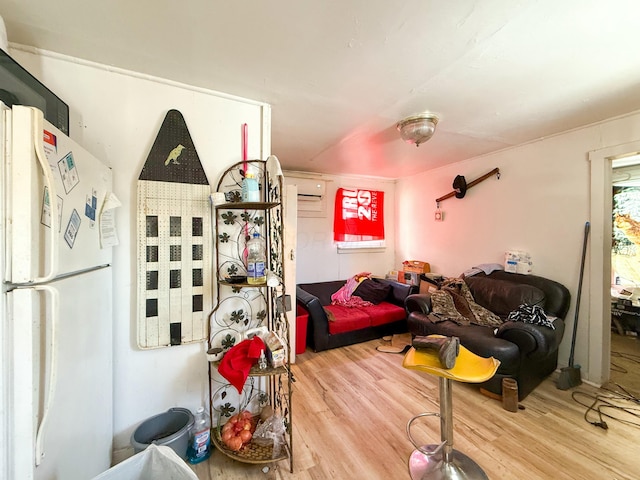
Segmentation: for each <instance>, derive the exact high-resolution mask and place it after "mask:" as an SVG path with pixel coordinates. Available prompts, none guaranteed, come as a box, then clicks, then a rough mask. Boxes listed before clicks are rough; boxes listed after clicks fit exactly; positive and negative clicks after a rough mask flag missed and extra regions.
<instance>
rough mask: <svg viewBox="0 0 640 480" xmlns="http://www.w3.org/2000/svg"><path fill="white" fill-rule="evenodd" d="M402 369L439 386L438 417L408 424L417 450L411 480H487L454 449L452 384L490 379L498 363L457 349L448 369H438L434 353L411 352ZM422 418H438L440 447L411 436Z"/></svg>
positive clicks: (413, 455) (409, 433) (411, 469)
mask: <svg viewBox="0 0 640 480" xmlns="http://www.w3.org/2000/svg"><path fill="white" fill-rule="evenodd" d="M430 336H431V337H440V335H430ZM402 366H403V367H404V368H408V369H411V370H419V371H421V372H426V373H429V374H431V375H436V376H438V377H440V378H439V382H440V413H421V414H419V415H416V416H414V417H413V418H412V419H411V420H409V422H408V423H407V436H408V437H409V440H410V441H411V443H412V444H413V446H414V447H416V449H415V450H414V451H413V453H412V454H411V457H409V473H410V474H411V478H412V480H422V479H424V480H426V479H432V480H435V479H437V480H441V479H456V480H458V479H482V480H485V479H487V480H488V477H487V474H486V473H484V470H482V468H480V466H479V465H478V464H477V463H476V462H474V461H473V460H471V458H469V457H468V456H467V455H465V454H464V453H462V452H460V451H458V450H454V448H453V409H452V401H451V380H455V381H457V382H467V383H481V382H485V381H487V380H489V379H490V378H491V377H493V376H494V375H495V373H496V370H498V367H499V366H500V362H499V361H498V360H496V359H495V358H493V357H490V358H483V357H479V356H478V355H476V354H474V353H471V352H470V351H469V350H467V349H466V348H465V347H463V346H462V345H460V353H459V355H458V358H457V359H456V364H455V366H454V367H453V368H451V369H446V368H443V367H442V366H441V365H440V360H439V359H438V354H437V352H435V351H433V350H423V349H420V350H416V349H415V348H413V347H412V348H411V349H410V350H409V351H408V352H407V353H406V355H405V357H404V361H403V362H402ZM425 416H437V417H440V439H441V443H440V444H431V445H422V446H420V445H418V444H416V442H415V441H414V440H413V437H412V436H411V424H412V423H413V422H414V420H416V419H418V418H420V417H425Z"/></svg>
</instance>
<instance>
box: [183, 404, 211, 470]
mask: <svg viewBox="0 0 640 480" xmlns="http://www.w3.org/2000/svg"><path fill="white" fill-rule="evenodd" d="M210 456H211V419H210V418H209V414H207V412H205V410H204V407H200V408H198V410H196V418H195V422H194V424H193V428H192V429H191V435H190V437H189V446H188V447H187V460H189V463H192V464H195V463H200V462H202V461H204V460H206V459H207V458H209V457H210Z"/></svg>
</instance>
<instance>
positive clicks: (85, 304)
mask: <svg viewBox="0 0 640 480" xmlns="http://www.w3.org/2000/svg"><path fill="white" fill-rule="evenodd" d="M0 107H1V112H0V113H1V116H0V118H1V123H2V125H1V127H2V128H1V129H0V132H1V133H0V134H1V135H2V138H1V139H0V140H1V144H2V171H1V172H0V175H1V178H0V181H1V182H0V183H1V187H2V194H1V195H0V207H1V210H0V211H1V212H2V222H0V229H1V232H0V233H1V235H0V238H1V240H0V241H1V242H2V245H1V247H2V256H1V257H0V267H1V271H2V275H3V282H2V300H1V301H2V304H1V308H2V310H1V312H2V324H1V331H0V339H1V341H0V360H1V362H2V376H1V377H0V414H1V416H0V478H2V479H4V478H6V479H8V480H13V479H15V480H30V479H37V480H74V479H79V480H80V479H82V480H86V479H90V478H92V477H94V476H95V475H97V474H99V473H100V472H103V471H105V470H107V469H108V468H109V467H110V463H111V449H112V439H113V398H112V397H113V388H112V386H113V378H112V375H113V345H112V335H113V333H112V329H113V315H112V293H111V292H112V272H111V259H112V252H111V250H112V248H111V247H110V246H109V245H112V243H110V242H111V241H112V238H113V237H111V236H110V234H111V233H113V232H112V231H110V227H111V225H112V220H113V219H112V216H111V214H112V213H113V212H112V211H107V210H104V209H103V207H104V206H105V202H106V201H107V200H108V198H109V196H110V194H111V190H112V175H111V170H110V168H108V167H106V166H105V165H104V164H102V163H101V162H100V161H98V160H97V159H95V158H94V157H92V156H91V155H90V154H89V153H88V152H87V151H86V150H84V149H83V148H82V147H80V146H79V145H77V144H76V143H74V142H73V141H72V140H71V139H70V138H68V137H66V136H65V135H64V134H63V133H62V132H61V131H60V130H58V129H57V128H55V127H54V126H52V125H51V124H50V123H48V122H46V121H44V120H43V115H42V112H40V111H39V110H37V109H35V108H31V107H23V106H14V107H13V108H11V109H10V108H7V107H6V106H4V105H3V104H0Z"/></svg>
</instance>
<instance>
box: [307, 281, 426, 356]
mask: <svg viewBox="0 0 640 480" xmlns="http://www.w3.org/2000/svg"><path fill="white" fill-rule="evenodd" d="M345 283H346V280H338V281H329V282H317V283H303V284H299V285H297V288H296V296H297V303H298V306H299V307H301V308H302V309H304V310H305V311H306V312H308V314H309V323H308V325H307V345H308V346H309V347H311V348H312V349H313V350H315V351H316V352H320V351H322V350H328V349H330V348H336V347H343V346H345V345H352V344H354V343H360V342H366V341H368V340H373V339H375V338H380V337H382V336H384V335H392V334H394V333H404V332H407V313H406V310H405V307H404V301H405V299H406V298H407V296H408V295H410V294H412V293H417V287H414V286H411V285H405V284H402V283H398V282H394V281H392V280H385V279H382V278H372V279H368V280H364V281H363V282H362V283H360V284H359V285H358V288H356V290H355V291H354V292H353V295H356V296H359V297H361V298H362V299H363V300H367V301H369V302H371V303H373V305H370V306H366V307H346V306H342V305H331V295H333V294H334V293H335V292H337V291H338V290H339V289H340V288H342V287H343V286H344V285H345Z"/></svg>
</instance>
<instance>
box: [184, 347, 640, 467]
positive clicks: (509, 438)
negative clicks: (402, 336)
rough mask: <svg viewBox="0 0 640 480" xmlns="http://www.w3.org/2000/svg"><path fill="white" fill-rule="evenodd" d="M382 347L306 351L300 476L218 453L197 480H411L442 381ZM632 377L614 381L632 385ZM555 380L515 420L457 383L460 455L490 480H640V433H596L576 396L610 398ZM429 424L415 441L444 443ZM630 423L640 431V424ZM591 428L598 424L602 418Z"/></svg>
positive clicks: (615, 427) (298, 440) (300, 378)
mask: <svg viewBox="0 0 640 480" xmlns="http://www.w3.org/2000/svg"><path fill="white" fill-rule="evenodd" d="M626 340H627V339H625V342H626ZM629 340H631V341H634V342H636V344H633V343H630V342H626V343H629V345H626V347H625V348H629V349H631V351H635V353H636V354H637V353H638V350H639V348H638V342H639V340H637V339H633V338H630V339H629ZM381 343H382V341H381V340H373V341H370V342H366V343H362V344H359V345H353V346H349V347H344V348H339V349H334V350H329V351H325V352H320V353H314V352H312V351H309V350H307V352H305V353H304V354H303V355H300V356H298V357H297V363H296V364H295V365H293V367H292V368H293V372H294V375H295V378H296V382H295V384H294V393H293V441H294V444H293V473H290V472H289V464H288V462H280V463H278V464H275V465H273V464H272V465H268V467H269V470H268V471H267V472H266V473H265V472H263V471H262V469H263V468H264V467H265V465H252V464H243V463H239V462H236V461H234V460H232V459H230V458H228V457H226V456H225V455H223V454H221V453H220V452H219V451H214V453H213V454H212V456H211V458H210V459H209V460H208V461H207V462H206V463H202V464H199V465H196V466H193V467H192V468H193V469H194V470H195V471H196V473H197V475H198V478H199V479H200V480H210V479H217V478H224V479H227V480H236V479H248V478H265V479H303V480H306V479H314V480H324V479H329V478H335V479H338V480H342V479H345V480H347V479H349V480H351V479H360V478H366V479H381V480H382V479H384V480H395V479H408V478H410V477H409V473H408V467H407V461H408V458H409V455H410V454H411V452H412V451H413V446H412V445H411V443H410V442H409V440H408V438H407V435H406V433H405V426H406V424H407V422H408V421H409V419H410V418H411V417H412V416H414V415H416V414H418V413H421V412H425V411H433V412H437V411H438V379H437V378H436V377H432V376H430V375H427V374H422V373H418V372H414V371H410V370H406V369H404V368H402V358H403V355H402V354H391V353H381V352H378V351H376V349H375V347H376V346H377V345H379V344H381ZM613 350H614V351H615V350H618V346H617V345H616V346H615V347H614V348H613ZM620 361H624V362H625V365H627V364H628V365H627V366H626V367H625V369H626V370H633V369H635V370H634V371H636V372H637V371H638V367H639V366H638V365H637V364H635V365H633V364H631V362H629V361H628V360H626V359H620ZM616 375H618V374H616ZM625 375H626V374H622V373H621V374H619V375H618V376H617V377H616V378H615V379H613V380H614V381H615V382H617V383H619V384H621V385H623V384H624V383H625V382H624V380H625ZM555 378H557V374H554V375H552V377H550V378H549V379H547V380H546V381H545V382H543V384H542V385H540V386H539V387H538V388H537V389H536V390H535V391H534V392H533V393H531V394H530V395H529V396H528V397H527V398H526V399H525V400H524V401H523V402H521V406H522V407H524V409H523V410H519V411H518V412H516V413H510V412H507V411H506V410H504V409H503V408H502V405H501V403H500V402H499V401H496V400H493V399H490V398H488V397H486V396H484V395H481V394H480V393H479V392H478V388H477V386H474V385H469V384H460V383H456V382H454V385H453V423H454V443H455V448H456V449H458V450H460V451H462V452H463V453H465V454H466V455H468V456H470V457H471V458H472V459H474V460H475V461H476V462H477V463H478V464H479V465H480V466H481V467H482V468H483V469H484V470H485V472H486V473H487V475H488V476H489V478H491V479H518V480H527V479H554V480H563V479H576V480H578V479H579V480H585V479H598V480H600V479H612V480H613V479H616V480H622V479H629V480H631V479H635V478H638V470H639V467H640V460H639V458H638V445H640V427H636V426H632V425H628V424H625V423H622V422H620V421H616V420H612V419H610V418H606V417H605V418H606V421H607V424H608V427H609V428H608V430H604V429H602V428H598V427H595V426H593V425H590V424H589V423H587V422H586V421H585V419H584V415H585V412H586V410H587V409H586V407H583V406H581V405H580V404H579V403H577V402H576V401H574V400H573V398H572V394H575V393H576V392H578V393H577V394H576V397H577V398H579V399H580V398H581V397H583V396H584V395H583V394H582V393H581V392H584V394H587V395H597V394H609V393H610V392H608V391H606V390H602V389H597V388H595V387H592V386H589V385H586V384H583V385H580V386H579V387H576V388H574V389H572V390H568V391H562V390H558V389H557V388H556V386H555ZM634 386H635V394H636V397H637V396H638V392H639V391H640V390H638V388H637V386H638V384H637V383H636V384H635V385H634ZM614 387H615V386H614ZM631 388H632V387H627V386H625V389H627V390H629V389H631ZM632 391H633V390H632ZM586 398H590V397H586V396H584V399H582V400H581V401H583V403H584V402H588V403H586V404H590V403H591V401H589V400H585V399H586ZM628 405H629V403H627V404H625V406H628ZM635 407H636V408H639V405H638V404H637V403H636V404H635ZM607 412H610V411H609V410H607ZM637 412H638V411H637ZM591 413H593V412H591ZM638 413H640V412H638ZM615 415H619V414H618V413H617V411H616V413H615ZM427 418H428V419H426V420H424V419H420V420H418V421H416V422H415V423H414V427H413V428H412V433H413V435H414V437H415V438H416V440H417V441H419V442H421V443H425V444H426V443H437V442H439V438H440V433H439V427H440V425H439V419H437V418H435V417H427ZM624 418H625V419H629V418H631V419H633V421H635V422H640V419H639V418H637V417H629V416H627V417H624ZM590 420H597V415H595V416H593V417H592V416H590Z"/></svg>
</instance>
